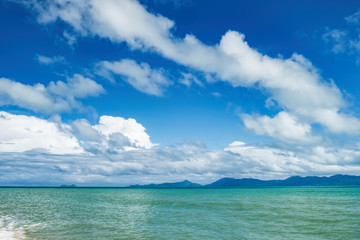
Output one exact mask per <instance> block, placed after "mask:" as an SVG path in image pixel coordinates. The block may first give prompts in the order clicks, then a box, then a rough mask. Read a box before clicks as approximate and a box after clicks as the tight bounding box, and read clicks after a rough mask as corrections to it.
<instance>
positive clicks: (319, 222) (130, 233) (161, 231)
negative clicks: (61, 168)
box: [0, 187, 360, 240]
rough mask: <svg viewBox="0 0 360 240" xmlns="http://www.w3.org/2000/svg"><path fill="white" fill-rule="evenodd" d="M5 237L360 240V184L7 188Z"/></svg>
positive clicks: (0, 194)
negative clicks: (219, 187) (257, 186)
mask: <svg viewBox="0 0 360 240" xmlns="http://www.w3.org/2000/svg"><path fill="white" fill-rule="evenodd" d="M0 239H1V240H12V239H41V240H43V239H44V240H57V239H59V240H60V239H61V240H64V239H71V240H75V239H79V240H80V239H81V240H91V239H266V240H268V239H286V240H288V239H327V240H328V239H360V188H359V187H273V188H272V187H267V188H233V189H231V188H230V189H120V188H119V189H111V188H102V189H101V188H87V189H84V188H75V189H65V188H0Z"/></svg>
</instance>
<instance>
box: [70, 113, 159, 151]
mask: <svg viewBox="0 0 360 240" xmlns="http://www.w3.org/2000/svg"><path fill="white" fill-rule="evenodd" d="M72 127H73V131H74V134H75V135H76V136H78V137H79V139H81V141H80V143H81V144H82V146H83V147H84V148H85V149H86V150H87V151H89V152H92V153H95V154H99V153H109V154H114V153H117V152H119V151H130V150H137V149H149V148H151V147H153V146H155V144H153V143H152V142H151V140H150V136H149V135H148V134H147V133H146V132H145V130H146V129H145V128H144V127H143V126H142V125H141V124H140V123H137V122H136V120H135V119H132V118H129V119H124V118H122V117H113V116H101V117H100V120H99V123H98V124H96V125H91V124H90V123H89V122H88V121H87V120H85V119H79V120H75V121H73V123H72Z"/></svg>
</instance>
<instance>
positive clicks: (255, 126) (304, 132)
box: [242, 112, 321, 143]
mask: <svg viewBox="0 0 360 240" xmlns="http://www.w3.org/2000/svg"><path fill="white" fill-rule="evenodd" d="M242 119H243V121H244V124H245V126H246V127H247V128H249V129H252V130H254V132H255V133H257V134H259V135H266V136H270V137H273V138H276V139H280V140H283V141H286V142H290V143H314V142H315V141H319V140H320V139H321V138H320V137H314V136H312V134H311V126H310V125H309V124H306V123H300V122H299V121H298V120H297V119H296V118H295V117H294V116H292V115H290V114H289V113H287V112H280V113H278V114H277V115H276V116H275V117H273V118H270V117H268V116H251V115H247V114H244V115H242Z"/></svg>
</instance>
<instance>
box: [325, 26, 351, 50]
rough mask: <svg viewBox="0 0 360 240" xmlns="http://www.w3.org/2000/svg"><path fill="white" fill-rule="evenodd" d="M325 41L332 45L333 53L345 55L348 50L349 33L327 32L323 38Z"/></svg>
mask: <svg viewBox="0 0 360 240" xmlns="http://www.w3.org/2000/svg"><path fill="white" fill-rule="evenodd" d="M322 38H323V40H324V41H325V42H326V43H328V44H330V45H332V47H331V49H330V50H331V51H332V52H333V53H343V52H345V50H346V48H347V46H346V45H347V43H346V38H347V32H346V31H343V30H339V29H332V30H327V31H326V32H325V33H324V34H323V36H322Z"/></svg>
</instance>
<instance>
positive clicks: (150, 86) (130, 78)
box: [98, 59, 172, 96]
mask: <svg viewBox="0 0 360 240" xmlns="http://www.w3.org/2000/svg"><path fill="white" fill-rule="evenodd" d="M98 67H99V68H100V69H99V74H101V75H103V76H109V73H110V74H117V75H121V76H123V77H124V80H125V81H126V82H128V83H129V84H130V85H131V86H133V87H134V88H136V89H137V90H139V91H140V92H143V93H147V94H150V95H155V96H162V95H163V92H164V89H165V88H166V87H167V86H169V85H171V84H172V82H171V81H169V80H168V79H167V78H166V77H165V76H164V73H163V70H161V69H151V68H150V66H149V65H148V64H146V63H141V64H137V63H136V62H135V61H133V60H130V59H123V60H121V61H117V62H108V61H103V62H100V63H98Z"/></svg>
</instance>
